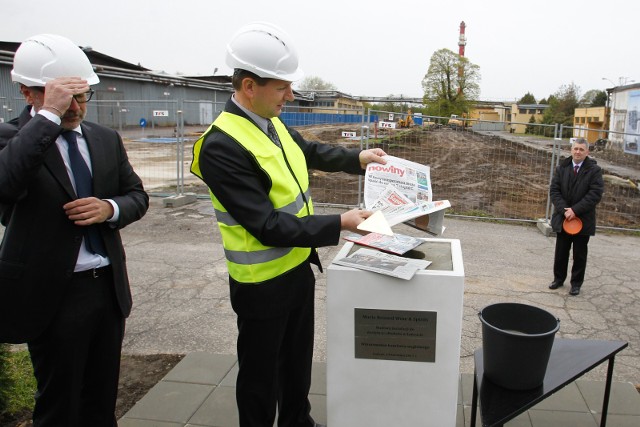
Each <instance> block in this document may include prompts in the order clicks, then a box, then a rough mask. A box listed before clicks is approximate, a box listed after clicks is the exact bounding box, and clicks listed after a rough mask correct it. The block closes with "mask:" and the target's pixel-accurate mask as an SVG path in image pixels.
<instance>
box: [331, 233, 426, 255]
mask: <svg viewBox="0 0 640 427" xmlns="http://www.w3.org/2000/svg"><path fill="white" fill-rule="evenodd" d="M344 239H345V240H348V241H350V242H354V243H356V244H358V245H362V246H369V247H370V248H375V249H378V250H381V251H385V252H390V253H392V254H394V255H402V254H405V253H407V252H409V251H410V250H411V249H414V248H417V247H418V246H420V245H421V244H423V243H424V240H422V239H418V238H417V237H412V236H406V235H404V234H399V233H395V234H394V235H393V236H387V235H384V234H380V233H369V234H365V235H364V236H363V235H361V234H355V233H352V234H348V235H346V236H344Z"/></svg>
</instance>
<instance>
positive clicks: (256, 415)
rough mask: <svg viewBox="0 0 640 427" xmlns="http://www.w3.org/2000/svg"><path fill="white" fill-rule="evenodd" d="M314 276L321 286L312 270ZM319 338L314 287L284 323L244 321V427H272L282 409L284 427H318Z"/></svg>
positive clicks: (239, 396)
mask: <svg viewBox="0 0 640 427" xmlns="http://www.w3.org/2000/svg"><path fill="white" fill-rule="evenodd" d="M309 274H310V275H311V277H310V280H314V281H315V279H314V278H313V272H312V271H311V269H309ZM256 286H260V285H256ZM304 286H306V285H304ZM313 335H314V292H313V286H311V287H310V291H309V292H308V295H307V296H306V299H305V301H304V303H303V304H302V305H301V306H300V307H298V308H295V309H292V310H290V311H289V312H287V313H286V314H283V315H282V316H280V317H276V318H269V319H259V320H256V319H246V318H241V317H240V316H238V343H237V346H238V366H239V371H238V379H237V383H236V401H237V404H238V412H239V416H240V427H272V426H273V423H274V420H275V416H276V407H277V410H278V426H279V427H312V426H314V425H315V422H314V421H313V419H312V418H311V415H310V412H311V405H310V403H309V398H308V395H309V389H310V387H311V362H312V357H313Z"/></svg>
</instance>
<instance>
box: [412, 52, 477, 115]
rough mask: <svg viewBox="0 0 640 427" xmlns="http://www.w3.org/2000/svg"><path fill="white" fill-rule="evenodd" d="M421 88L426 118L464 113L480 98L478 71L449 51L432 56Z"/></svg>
mask: <svg viewBox="0 0 640 427" xmlns="http://www.w3.org/2000/svg"><path fill="white" fill-rule="evenodd" d="M422 88H423V90H424V103H425V105H426V106H427V111H428V114H429V115H432V116H442V117H448V116H449V115H451V114H463V113H466V112H468V110H469V109H470V107H471V105H472V104H473V102H474V101H475V100H477V99H478V97H479V95H480V67H479V66H477V65H475V64H472V63H471V62H470V61H469V60H468V59H467V58H464V57H460V55H458V54H457V53H455V52H453V51H451V50H449V49H440V50H438V51H436V52H434V54H433V55H431V61H430V63H429V69H428V71H427V74H426V75H425V76H424V78H423V79H422Z"/></svg>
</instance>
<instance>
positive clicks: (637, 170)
mask: <svg viewBox="0 0 640 427" xmlns="http://www.w3.org/2000/svg"><path fill="white" fill-rule="evenodd" d="M88 107H89V109H88V114H87V120H89V121H96V122H98V123H101V124H105V125H107V126H110V127H112V128H114V129H116V130H118V131H119V132H120V133H121V135H122V136H123V139H124V141H125V145H126V148H127V152H128V154H129V158H130V160H131V163H132V164H133V165H134V167H135V169H136V171H137V172H138V174H139V175H140V176H141V177H142V179H143V181H144V183H145V187H146V189H147V190H148V191H149V192H150V193H151V194H152V195H158V196H163V195H174V194H182V193H195V194H197V195H198V196H200V197H208V190H207V188H206V186H205V185H204V184H203V183H202V182H201V181H200V180H199V179H198V178H196V177H195V176H193V175H192V174H191V173H190V172H189V166H190V164H191V159H192V149H193V143H194V142H195V141H196V139H197V138H198V137H199V136H200V135H201V134H202V133H203V132H204V131H205V130H206V129H207V128H208V127H209V125H210V123H211V122H212V121H214V120H215V118H216V117H217V116H218V115H219V114H220V112H221V111H222V109H223V108H224V103H223V102H211V101H200V100H193V101H182V102H176V101H171V100H155V101H99V102H95V103H93V102H92V103H90V104H89V105H88ZM408 118H409V116H408V115H407V114H406V113H397V112H396V113H393V112H387V111H377V110H369V111H365V110H363V109H360V110H349V111H345V110H344V109H340V110H335V111H331V109H326V110H325V112H324V113H314V114H311V113H308V112H305V110H304V108H302V107H290V108H287V109H285V111H284V112H283V114H282V116H281V119H282V120H283V121H284V122H285V123H287V124H288V125H290V126H292V127H294V128H295V129H296V130H297V131H298V132H300V133H301V134H302V135H303V136H304V137H305V138H306V139H308V140H316V141H321V142H324V143H327V144H332V145H340V146H344V147H348V148H372V147H381V148H382V149H383V150H385V151H386V152H387V153H388V154H390V155H394V156H397V157H402V158H405V159H408V160H411V161H415V162H418V163H421V164H425V165H428V166H430V167H431V180H432V188H433V194H434V199H435V200H438V199H448V200H449V201H450V202H451V206H452V207H451V209H449V210H448V211H447V213H448V214H449V215H457V216H465V217H473V218H491V219H495V220H504V221H525V222H537V221H540V220H549V219H550V216H551V208H552V207H551V203H550V200H549V183H550V180H551V177H552V175H553V171H554V169H555V166H556V165H557V164H558V163H559V161H560V160H561V159H562V158H564V157H568V156H570V139H571V137H572V136H582V135H586V134H585V132H587V131H588V132H594V131H593V130H588V129H581V128H570V127H561V126H558V125H540V124H531V123H504V122H491V121H481V120H469V119H467V120H465V121H464V123H462V124H459V123H450V118H446V117H435V116H434V117H430V116H420V115H412V116H411V120H407V119H408ZM516 125H520V126H518V128H519V129H523V128H524V129H525V133H524V134H523V133H514V132H513V130H512V129H515V128H516ZM609 134H610V133H606V134H603V135H602V138H597V140H596V141H595V142H594V143H593V144H592V146H591V156H592V157H593V158H594V159H595V160H596V161H597V162H598V164H599V165H600V166H601V167H602V169H603V174H604V180H605V192H604V197H603V199H602V202H601V203H600V205H599V206H598V225H599V227H600V228H607V229H616V230H623V231H638V230H640V190H639V189H638V184H639V183H640V156H638V155H634V154H630V153H628V152H625V151H624V150H623V147H620V146H618V145H615V144H611V143H610V142H609V140H607V139H606V138H605V136H607V135H609ZM619 136H620V139H624V140H629V138H630V137H633V138H637V137H638V135H635V134H628V135H619ZM589 139H590V140H592V139H593V137H589ZM310 180H311V188H312V194H313V197H314V201H315V203H317V204H326V205H332V206H341V207H345V208H346V207H354V206H360V205H361V203H362V178H361V177H359V176H353V175H349V174H344V173H325V172H321V171H314V170H311V171H310Z"/></svg>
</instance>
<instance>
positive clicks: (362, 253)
mask: <svg viewBox="0 0 640 427" xmlns="http://www.w3.org/2000/svg"><path fill="white" fill-rule="evenodd" d="M333 263H334V264H338V265H343V266H345V267H353V268H358V269H360V270H367V271H373V272H375V273H380V274H386V275H388V276H393V277H397V278H399V279H404V280H409V279H411V278H412V277H413V276H414V275H415V274H416V271H418V270H424V269H425V268H427V267H428V266H429V265H430V264H431V261H426V260H423V259H411V258H403V257H400V256H397V255H391V254H388V253H384V252H380V251H376V250H373V249H365V248H361V249H358V250H357V251H355V252H354V253H352V254H351V255H349V256H347V257H344V258H340V259H337V260H334V261H333Z"/></svg>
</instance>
